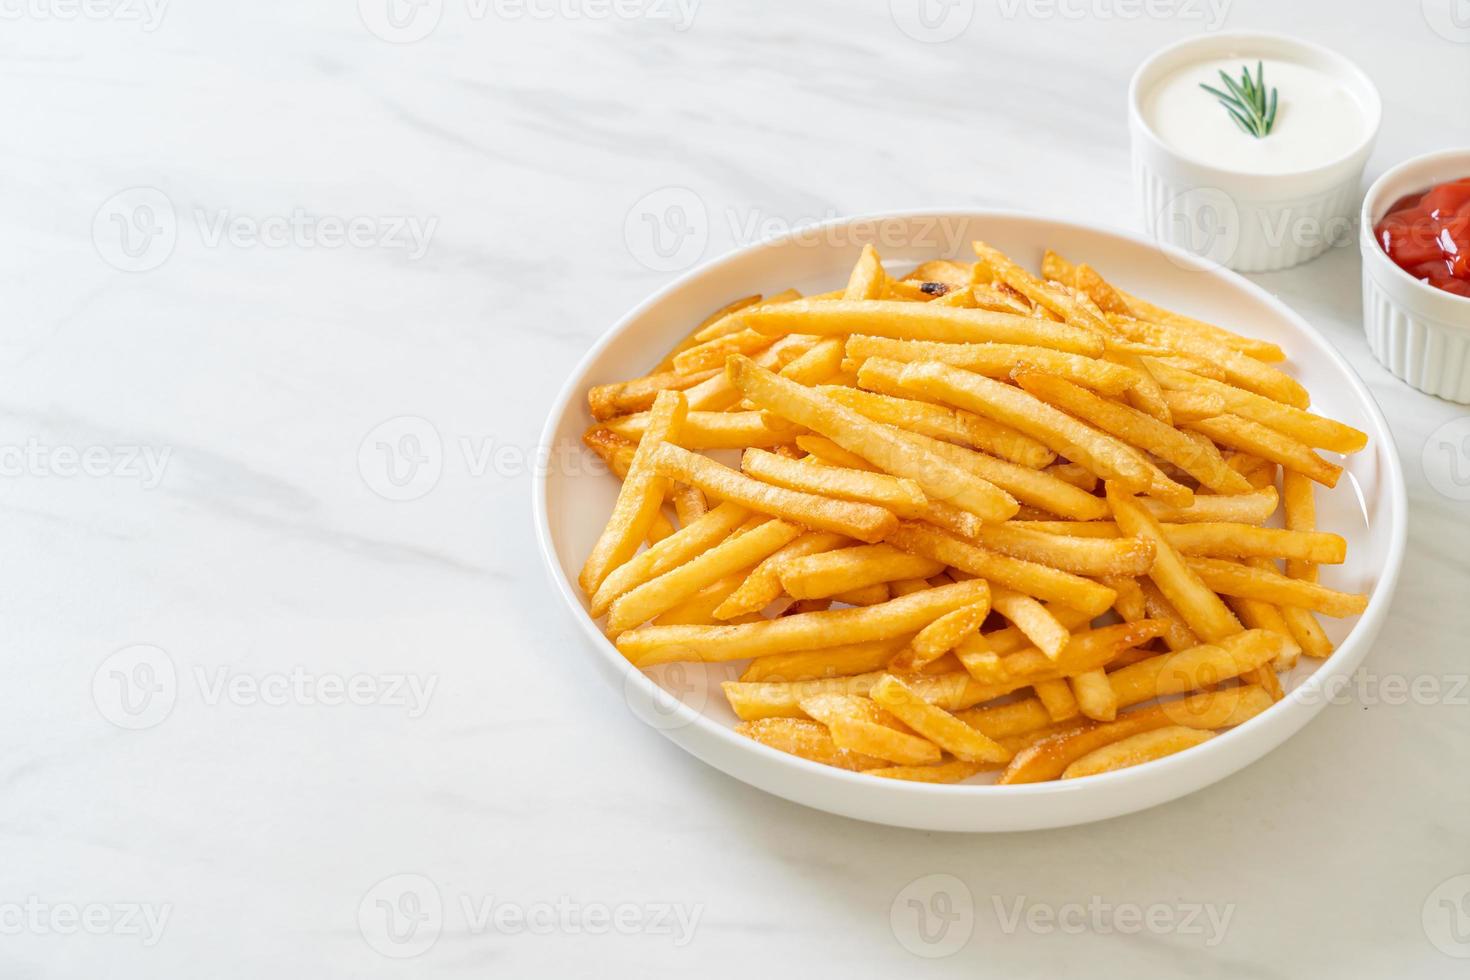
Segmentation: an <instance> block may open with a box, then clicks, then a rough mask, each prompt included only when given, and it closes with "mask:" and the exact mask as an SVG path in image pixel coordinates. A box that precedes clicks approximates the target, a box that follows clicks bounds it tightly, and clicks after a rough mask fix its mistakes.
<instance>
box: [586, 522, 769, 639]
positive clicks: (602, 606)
mask: <svg viewBox="0 0 1470 980" xmlns="http://www.w3.org/2000/svg"><path fill="white" fill-rule="evenodd" d="M749 517H750V511H748V510H746V509H745V508H744V507H741V506H740V505H739V504H732V503H723V504H720V505H719V506H718V507H716V508H714V509H713V510H711V511H709V512H708V513H706V514H705V515H704V516H703V517H701V518H699V519H698V520H696V521H693V522H692V523H690V524H688V525H686V526H685V527H682V528H680V529H679V530H678V531H676V532H674V533H673V534H671V535H669V536H668V537H667V538H664V539H663V540H662V541H660V542H658V543H657V544H655V545H653V546H652V547H650V548H649V549H648V550H646V551H642V552H639V553H638V554H637V555H635V556H634V557H633V558H632V559H630V560H629V561H627V562H625V563H624V564H622V565H621V566H619V567H618V568H617V569H615V570H614V571H613V572H612V573H610V574H609V575H608V576H607V578H605V579H604V580H603V582H602V585H601V586H600V587H598V589H597V592H596V593H595V594H594V595H593V596H592V600H591V602H590V603H589V609H588V611H589V612H590V613H591V614H592V615H593V616H594V617H598V616H602V615H603V614H605V613H606V612H607V610H608V607H609V606H611V605H612V603H613V600H614V599H617V598H618V597H619V596H621V595H623V594H624V593H626V592H629V591H631V590H633V589H635V588H637V587H638V586H640V585H642V584H643V583H644V582H647V581H649V580H650V579H653V578H656V577H657V576H659V575H662V574H664V573H665V572H667V571H669V570H670V569H673V568H677V567H679V566H680V565H683V564H684V563H685V562H687V561H689V560H690V559H692V558H694V557H696V556H698V555H700V554H703V553H704V552H705V551H708V550H709V549H710V548H713V547H714V546H715V545H717V544H719V543H720V542H721V541H723V540H725V539H726V538H728V537H729V536H730V535H731V534H732V533H734V531H735V529H736V528H737V527H739V526H740V525H741V524H743V523H745V521H746V520H747V519H749Z"/></svg>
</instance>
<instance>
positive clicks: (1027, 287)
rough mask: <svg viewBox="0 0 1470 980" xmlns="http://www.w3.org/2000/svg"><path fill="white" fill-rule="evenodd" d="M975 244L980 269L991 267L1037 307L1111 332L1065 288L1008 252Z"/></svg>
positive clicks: (1096, 332)
mask: <svg viewBox="0 0 1470 980" xmlns="http://www.w3.org/2000/svg"><path fill="white" fill-rule="evenodd" d="M972 247H973V248H974V249H975V255H976V256H977V257H978V258H979V260H980V261H979V262H977V263H976V266H977V268H978V267H981V266H985V267H988V269H989V271H990V274H991V275H992V276H993V277H994V278H996V279H998V280H1000V281H1001V282H1003V283H1005V284H1006V285H1007V286H1010V287H1011V288H1012V289H1014V290H1016V292H1018V293H1020V294H1021V295H1023V296H1025V297H1026V298H1027V299H1029V300H1030V301H1031V302H1032V303H1034V304H1036V305H1037V306H1040V307H1044V308H1045V309H1048V310H1050V311H1051V312H1052V313H1055V314H1056V315H1057V316H1059V317H1061V318H1062V319H1063V320H1064V321H1065V322H1067V323H1069V324H1078V325H1079V326H1081V327H1083V328H1085V329H1086V330H1087V331H1089V332H1092V333H1094V335H1099V334H1107V333H1108V332H1109V331H1108V325H1107V323H1106V321H1104V320H1102V319H1100V318H1099V317H1098V316H1097V314H1095V313H1094V312H1093V311H1092V310H1090V309H1088V307H1087V306H1086V305H1085V304H1082V303H1079V302H1078V301H1077V299H1076V298H1075V297H1074V296H1072V295H1071V294H1070V293H1068V292H1066V291H1065V290H1061V289H1056V288H1053V287H1052V286H1050V285H1048V284H1047V283H1044V282H1042V281H1041V280H1040V279H1038V278H1036V277H1035V276H1033V275H1032V274H1031V273H1029V272H1027V271H1026V270H1025V269H1022V268H1021V267H1020V266H1018V265H1016V263H1014V262H1012V261H1011V260H1010V258H1009V257H1007V256H1006V255H1005V253H1003V252H1001V251H1000V250H999V249H996V248H992V247H991V246H989V245H987V244H985V243H984V242H974V243H973V244H972Z"/></svg>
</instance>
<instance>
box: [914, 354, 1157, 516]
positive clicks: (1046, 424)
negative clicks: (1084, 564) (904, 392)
mask: <svg viewBox="0 0 1470 980" xmlns="http://www.w3.org/2000/svg"><path fill="white" fill-rule="evenodd" d="M901 383H902V384H903V386H904V387H905V388H909V389H911V390H913V391H916V392H920V393H922V394H925V395H929V396H932V397H935V398H940V399H943V400H944V401H946V402H949V403H950V404H953V405H955V406H956V407H959V408H964V409H967V410H969V411H972V412H976V413H978V414H981V415H987V416H989V417H990V418H993V419H995V420H996V421H998V422H1001V423H1002V424H1004V425H1009V426H1011V427H1012V428H1015V429H1019V430H1020V431H1021V432H1024V433H1025V434H1027V435H1029V436H1031V437H1032V438H1034V439H1036V440H1037V441H1038V442H1040V443H1042V444H1043V445H1045V446H1046V447H1047V448H1048V449H1051V450H1052V451H1053V452H1056V453H1057V454H1058V455H1061V456H1065V457H1066V458H1068V459H1070V460H1071V461H1072V462H1074V463H1079V464H1081V465H1082V466H1084V467H1086V468H1087V469H1089V470H1091V471H1092V472H1093V473H1095V474H1097V476H1099V477H1101V478H1103V479H1106V480H1113V481H1117V482H1119V483H1120V484H1122V485H1123V486H1125V487H1128V488H1132V490H1133V491H1134V492H1142V491H1145V490H1147V489H1149V487H1150V486H1151V485H1152V483H1153V479H1152V474H1151V473H1150V469H1151V467H1149V465H1148V463H1147V462H1146V461H1145V460H1144V459H1143V458H1142V457H1141V456H1140V455H1139V454H1138V452H1137V451H1136V450H1133V449H1130V448H1129V447H1127V446H1125V445H1124V444H1122V443H1121V442H1119V441H1118V440H1116V439H1114V438H1113V437H1112V436H1109V435H1106V434H1105V433H1102V432H1098V431H1097V430H1096V429H1093V428H1091V427H1089V426H1086V425H1084V424H1082V423H1081V422H1078V421H1077V420H1076V419H1074V418H1072V417H1071V416H1070V415H1065V414H1063V413H1062V412H1059V411H1057V410H1056V409H1055V408H1053V407H1051V406H1050V405H1048V404H1046V403H1045V402H1043V401H1041V400H1040V399H1039V398H1036V397H1035V396H1034V395H1030V394H1027V393H1026V392H1024V391H1022V390H1020V389H1019V388H1013V387H1011V386H1010V385H1007V384H1002V383H1000V382H999V381H994V380H992V379H990V378H987V377H984V376H983V375H979V374H975V373H973V372H970V371H961V370H959V369H958V368H952V367H950V366H949V365H947V364H938V363H935V362H932V361H921V362H917V363H914V364H910V365H908V366H907V367H905V368H904V371H903V375H902V378H901ZM1176 503H1177V501H1176Z"/></svg>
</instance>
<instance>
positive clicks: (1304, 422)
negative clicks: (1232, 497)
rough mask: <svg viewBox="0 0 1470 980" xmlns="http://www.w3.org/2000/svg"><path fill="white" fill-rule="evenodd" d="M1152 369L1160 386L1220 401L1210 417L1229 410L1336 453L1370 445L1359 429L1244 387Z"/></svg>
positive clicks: (1160, 365)
mask: <svg viewBox="0 0 1470 980" xmlns="http://www.w3.org/2000/svg"><path fill="white" fill-rule="evenodd" d="M1150 370H1151V371H1152V372H1153V373H1154V374H1155V376H1156V377H1158V379H1159V382H1160V383H1161V384H1163V385H1164V386H1165V387H1167V388H1171V389H1174V392H1175V394H1177V395H1181V396H1185V395H1189V396H1193V397H1196V398H1199V397H1205V396H1210V397H1213V398H1216V399H1218V400H1219V402H1220V403H1221V404H1222V406H1223V407H1222V408H1221V409H1220V411H1218V412H1214V413H1211V414H1214V415H1223V414H1225V413H1226V412H1227V411H1228V412H1231V413H1234V414H1235V415H1239V416H1240V417H1242V418H1247V419H1250V420H1252V421H1254V422H1259V423H1260V424H1261V425H1266V426H1270V427H1271V428H1273V429H1275V430H1276V431H1278V432H1280V433H1281V434H1282V435H1284V436H1287V437H1289V438H1291V439H1295V440H1296V441H1298V442H1301V443H1304V444H1306V445H1308V446H1312V447H1315V448H1317V449H1326V450H1329V451H1331V452H1335V453H1355V452H1358V451H1359V450H1360V449H1362V448H1363V447H1364V446H1366V445H1367V444H1368V435H1367V433H1365V432H1362V431H1361V430H1359V429H1355V428H1353V427H1352V426H1350V425H1345V424H1343V423H1342V422H1337V421H1335V420H1333V419H1329V418H1324V417H1323V416H1321V415H1314V414H1312V413H1311V412H1307V411H1303V410H1302V409H1300V408H1293V407H1292V406H1290V405H1285V404H1282V403H1281V402H1279V401H1276V400H1274V399H1271V398H1266V397H1264V396H1261V395H1258V394H1255V393H1254V392H1251V391H1246V390H1245V389H1244V388H1237V387H1235V386H1234V385H1229V384H1225V383H1223V382H1220V381H1215V380H1212V379H1210V378H1202V377H1199V376H1198V375H1194V374H1190V373H1189V372H1187V371H1181V370H1179V369H1178V368H1175V367H1172V366H1170V365H1169V364H1167V363H1157V364H1155V363H1151V362H1150Z"/></svg>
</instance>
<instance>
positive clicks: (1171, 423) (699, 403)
mask: <svg viewBox="0 0 1470 980" xmlns="http://www.w3.org/2000/svg"><path fill="white" fill-rule="evenodd" d="M974 249H975V254H976V261H975V262H973V263H963V262H955V261H933V262H926V263H924V264H922V265H920V266H919V267H918V268H917V269H915V270H914V271H912V272H911V273H909V274H908V275H905V276H904V277H902V278H898V279H895V278H892V277H890V276H889V275H888V273H887V272H886V271H885V269H884V267H883V264H882V261H881V259H880V257H879V256H878V254H877V253H876V252H875V251H874V250H873V249H872V248H871V247H868V248H867V249H865V250H864V252H863V254H862V256H861V258H860V259H859V260H858V262H857V264H856V266H855V268H854V269H853V270H852V274H851V276H850V278H849V279H848V282H847V285H846V288H844V289H842V290H839V291H836V292H832V293H827V294H824V295H818V296H809V297H805V298H803V297H801V296H800V295H798V294H797V293H795V292H793V291H788V292H785V293H782V294H779V295H775V296H771V297H769V298H762V297H760V296H751V297H747V298H745V299H741V300H738V301H736V302H734V303H731V304H730V305H729V306H726V307H725V308H723V309H721V310H718V311H716V312H715V313H714V314H713V315H712V316H711V317H710V318H709V319H708V320H706V321H705V322H704V323H703V324H701V325H700V326H699V327H698V329H696V330H695V331H694V332H693V333H692V334H691V335H690V336H689V337H688V338H687V339H686V340H685V341H684V342H682V343H681V344H679V345H678V346H677V347H676V348H675V349H674V350H673V351H672V352H670V353H669V355H668V356H667V357H666V358H664V360H663V361H662V362H661V363H660V364H659V365H658V366H657V367H656V368H655V369H654V370H653V372H652V373H650V374H648V375H647V376H645V377H641V378H637V379H634V380H631V381H625V382H621V383H617V384H607V385H599V386H597V387H595V388H593V389H591V390H590V391H589V392H588V404H589V406H590V408H591V412H592V415H593V418H594V419H595V420H596V421H595V423H594V425H593V427H592V428H591V429H590V430H589V431H588V432H587V434H586V436H585V437H584V441H585V443H586V445H587V446H588V447H590V448H591V449H592V450H593V451H595V452H596V453H597V454H598V455H599V456H600V457H601V458H602V459H603V460H604V461H605V462H606V464H607V466H608V468H609V469H610V470H611V471H612V472H613V473H614V474H616V475H617V476H618V477H620V478H621V479H622V481H623V482H622V488H621V490H620V493H619V495H618V500H617V504H616V506H615V508H614V510H613V514H612V517H611V519H610V520H609V522H608V525H607V527H606V529H605V530H604V531H603V532H602V535H601V537H600V538H599V539H598V541H597V544H596V546H595V547H594V548H593V550H592V554H591V556H590V557H589V558H588V559H587V564H586V566H585V567H584V568H583V569H582V571H581V575H580V584H581V586H582V588H583V589H584V590H585V592H586V594H587V596H588V597H589V608H590V611H591V613H592V615H593V616H594V617H603V616H605V617H606V630H607V633H608V635H609V637H611V638H612V639H613V640H614V641H615V642H616V644H617V647H618V649H619V650H620V651H621V652H622V653H623V654H624V656H626V657H627V658H628V660H629V661H631V662H632V663H633V664H634V665H635V666H637V667H640V668H647V667H652V666H654V665H657V664H665V663H671V662H677V661H692V662H701V663H716V662H732V661H746V662H747V664H746V666H745V667H744V672H743V673H742V674H741V675H740V679H739V680H736V681H727V682H725V683H724V685H723V688H724V693H725V696H726V697H727V698H728V700H729V703H730V706H731V708H732V709H733V710H734V712H735V714H736V715H737V716H738V717H739V718H740V719H742V722H741V724H740V726H739V731H741V732H742V733H743V734H744V735H746V736H748V737H750V738H752V739H754V740H756V741H758V742H761V743H763V744H764V745H767V746H770V747H772V748H775V749H779V750H781V751H784V752H789V753H792V754H794V755H797V756H800V757H802V758H804V759H808V760H811V761H813V762H818V763H825V764H826V765H830V766H836V767H839V768H842V769H847V770H853V771H857V772H862V773H866V774H868V775H872V776H878V777H884V778H889V779H904V780H915V781H924V782H935V783H949V782H959V781H961V780H965V779H969V778H971V777H973V776H975V775H976V774H978V773H981V772H984V771H987V770H999V776H998V782H1000V783H1003V784H1010V783H1026V782H1036V781H1041V780H1051V779H1059V778H1060V779H1071V778H1078V777H1083V776H1089V775H1094V774H1097V773H1104V772H1109V771H1113V770H1116V769H1121V768H1124V767H1127V766H1133V765H1138V764H1140V763H1143V762H1148V761H1150V760H1153V759H1158V758H1161V757H1163V756H1166V755H1170V754H1172V753H1176V752H1180V751H1182V750H1184V749H1187V748H1190V747H1192V746H1195V745H1198V744H1200V743H1201V742H1204V741H1207V740H1209V739H1210V738H1213V737H1214V736H1215V735H1216V734H1217V733H1218V732H1219V731H1221V730H1222V729H1226V728H1229V727H1231V726H1234V725H1239V724H1241V723H1242V722H1244V721H1246V720H1248V719H1250V718H1251V717H1253V716H1254V715H1256V714H1258V713H1260V712H1262V711H1264V710H1266V709H1267V708H1268V707H1270V705H1271V704H1272V703H1273V701H1275V700H1278V699H1280V698H1281V697H1282V688H1281V684H1280V680H1279V677H1278V672H1281V671H1286V670H1290V669H1292V668H1293V667H1294V666H1295V665H1296V663H1297V660H1298V658H1299V657H1302V656H1307V657H1314V658H1322V657H1326V656H1327V655H1328V654H1329V653H1330V652H1331V650H1332V644H1331V643H1330V641H1329V640H1328V638H1327V635H1326V633H1325V632H1324V631H1323V629H1322V627H1321V625H1320V624H1319V622H1318V620H1317V618H1316V617H1317V616H1318V615H1319V614H1321V615H1327V616H1334V617H1346V616H1353V615H1356V614H1358V613H1360V612H1362V610H1363V609H1364V608H1365V606H1366V604H1367V597H1366V596H1363V595H1353V594H1349V593H1345V592H1339V591H1335V590H1333V589H1330V588H1326V587H1324V586H1323V585H1321V584H1319V583H1318V581H1317V567H1318V566H1319V565H1322V564H1332V563H1338V562H1341V561H1343V560H1344V556H1345V554H1346V542H1345V541H1344V540H1343V538H1342V537H1340V536H1338V535H1336V534H1332V533H1328V532H1325V531H1320V530H1318V529H1317V528H1316V526H1315V514H1314V496H1313V492H1314V488H1315V484H1322V485H1324V486H1328V487H1331V486H1333V485H1334V484H1335V483H1336V482H1337V479H1338V477H1339V475H1340V474H1341V472H1342V469H1341V467H1340V466H1339V465H1337V464H1336V463H1333V462H1331V461H1329V460H1328V459H1327V458H1324V457H1323V456H1322V455H1320V454H1319V452H1318V451H1319V450H1323V451H1327V452H1329V453H1337V454H1342V453H1352V452H1357V451H1359V450H1361V449H1362V448H1364V446H1365V445H1366V444H1367V437H1366V435H1365V434H1364V433H1362V432H1360V431H1358V430H1357V429H1354V428H1352V427H1350V426H1347V425H1344V424H1342V423H1340V422H1336V421H1333V420H1331V419H1328V418H1325V417H1322V416H1320V415H1316V414H1313V413H1311V412H1309V411H1307V406H1308V397H1307V392H1306V390H1305V389H1304V388H1303V387H1302V386H1301V385H1300V384H1299V383H1298V382H1297V381H1296V380H1294V379H1293V378H1292V377H1291V376H1290V375H1288V374H1287V373H1285V372H1284V371H1283V370H1281V367H1280V366H1279V365H1280V364H1281V362H1282V361H1283V360H1284V358H1285V355H1284V353H1283V352H1282V350H1281V349H1280V348H1279V347H1277V346H1276V345H1275V344H1271V343H1266V342H1263V341H1258V340H1252V339H1249V338H1247V337H1243V336H1240V335H1238V334H1236V333H1234V332H1231V331H1229V330H1226V329H1223V328H1221V327H1219V326H1215V325H1213V324H1209V323H1204V322H1201V321H1199V320H1196V319H1193V318H1190V317H1188V316H1184V315H1181V314H1179V313H1175V312H1172V311H1169V310H1166V309H1163V308H1161V307H1158V306H1155V305H1153V304H1151V303H1149V302H1148V301H1146V300H1144V299H1141V298H1139V297H1137V296H1134V295H1131V294H1129V293H1127V292H1124V291H1123V290H1121V289H1119V288H1117V287H1115V286H1113V285H1112V284H1110V283H1109V282H1108V281H1106V280H1105V279H1103V278H1102V276H1101V275H1099V274H1098V273H1097V271H1096V270H1094V269H1093V268H1092V267H1090V266H1088V265H1085V264H1083V265H1073V264H1072V263H1070V262H1068V261H1067V260H1065V259H1063V258H1062V257H1061V256H1058V255H1056V254H1053V253H1051V252H1049V251H1048V252H1047V253H1046V255H1045V258H1044V260H1043V262H1042V266H1041V274H1040V275H1035V274H1032V273H1031V272H1029V271H1027V270H1026V269H1024V268H1022V267H1021V266H1020V265H1018V264H1017V263H1015V262H1014V261H1012V260H1011V259H1010V258H1009V257H1008V256H1007V255H1005V254H1004V253H1002V252H1000V251H998V250H997V249H995V248H992V247H990V246H989V245H986V244H984V243H982V242H976V243H975V245H974ZM728 450H734V451H738V453H739V461H738V467H737V466H730V465H725V463H722V462H720V461H719V459H718V458H716V457H718V456H724V457H726V458H729V457H730V456H732V455H734V454H732V453H722V452H720V451H728ZM701 451H708V453H714V454H715V455H713V456H712V455H709V454H707V453H705V452H701ZM1278 509H1279V510H1280V511H1281V518H1280V519H1279V520H1278V521H1276V522H1273V523H1279V524H1280V525H1281V526H1280V527H1275V526H1267V524H1268V521H1269V520H1270V519H1271V518H1272V517H1273V515H1275V514H1277V512H1278ZM671 515H672V520H671V519H670V518H671ZM645 545H646V547H645Z"/></svg>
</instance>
